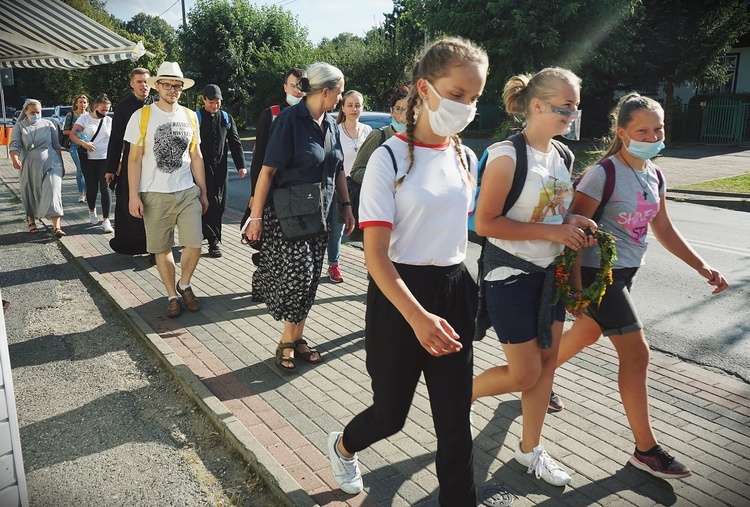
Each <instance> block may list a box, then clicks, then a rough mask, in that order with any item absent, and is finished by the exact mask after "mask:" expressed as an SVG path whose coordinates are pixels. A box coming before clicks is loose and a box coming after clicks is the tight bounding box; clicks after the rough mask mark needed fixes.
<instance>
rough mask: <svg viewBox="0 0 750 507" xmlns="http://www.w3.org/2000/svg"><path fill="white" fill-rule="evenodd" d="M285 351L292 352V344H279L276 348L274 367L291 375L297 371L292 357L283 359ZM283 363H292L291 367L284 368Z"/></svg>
mask: <svg viewBox="0 0 750 507" xmlns="http://www.w3.org/2000/svg"><path fill="white" fill-rule="evenodd" d="M285 349H292V350H294V344H293V343H279V346H278V347H276V366H277V367H278V368H279V369H280V370H281V371H283V372H285V373H292V372H294V371H296V370H297V365H296V364H294V357H293V356H290V357H284V350H285ZM284 362H287V363H292V365H291V366H286V365H285V364H284Z"/></svg>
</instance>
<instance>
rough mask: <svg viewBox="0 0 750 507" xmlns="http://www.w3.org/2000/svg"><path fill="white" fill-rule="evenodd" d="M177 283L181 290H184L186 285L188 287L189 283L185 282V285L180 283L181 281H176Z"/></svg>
mask: <svg viewBox="0 0 750 507" xmlns="http://www.w3.org/2000/svg"><path fill="white" fill-rule="evenodd" d="M177 284H178V285H179V286H180V289H182V290H185V289H187V288H188V287H190V284H187V285H182V282H177Z"/></svg>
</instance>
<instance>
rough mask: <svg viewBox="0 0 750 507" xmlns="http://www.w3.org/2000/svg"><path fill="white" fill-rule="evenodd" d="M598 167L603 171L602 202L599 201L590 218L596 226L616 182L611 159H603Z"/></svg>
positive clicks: (615, 172) (615, 173)
mask: <svg viewBox="0 0 750 507" xmlns="http://www.w3.org/2000/svg"><path fill="white" fill-rule="evenodd" d="M599 165H600V166H602V168H603V169H604V190H603V191H602V200H601V201H599V206H598V207H597V208H596V211H594V215H593V216H592V217H591V220H593V221H594V222H596V223H597V224H598V223H599V220H601V218H602V215H603V214H604V206H606V205H607V203H608V202H609V199H610V198H611V197H612V193H613V192H614V191H615V182H616V181H617V171H615V164H614V162H612V159H610V158H605V159H604V160H602V161H601V162H599Z"/></svg>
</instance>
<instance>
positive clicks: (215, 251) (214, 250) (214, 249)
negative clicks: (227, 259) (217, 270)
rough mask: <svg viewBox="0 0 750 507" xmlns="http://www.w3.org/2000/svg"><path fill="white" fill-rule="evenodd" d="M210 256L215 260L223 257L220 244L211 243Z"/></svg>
mask: <svg viewBox="0 0 750 507" xmlns="http://www.w3.org/2000/svg"><path fill="white" fill-rule="evenodd" d="M208 255H210V256H211V257H213V258H215V259H217V258H219V257H221V248H220V247H219V244H218V243H211V244H209V245H208Z"/></svg>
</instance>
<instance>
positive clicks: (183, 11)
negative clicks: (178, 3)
mask: <svg viewBox="0 0 750 507" xmlns="http://www.w3.org/2000/svg"><path fill="white" fill-rule="evenodd" d="M186 30H187V17H186V16H185V0H182V31H183V32H184V31H186Z"/></svg>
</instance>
